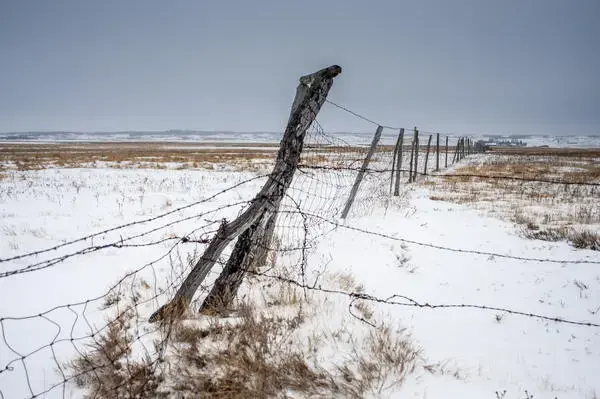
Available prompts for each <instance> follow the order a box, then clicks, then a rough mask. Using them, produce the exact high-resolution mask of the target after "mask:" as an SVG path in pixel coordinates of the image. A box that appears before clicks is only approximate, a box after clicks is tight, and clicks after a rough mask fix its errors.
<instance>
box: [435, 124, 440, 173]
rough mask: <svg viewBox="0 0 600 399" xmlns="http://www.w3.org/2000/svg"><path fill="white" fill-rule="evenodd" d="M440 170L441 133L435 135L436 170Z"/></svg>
mask: <svg viewBox="0 0 600 399" xmlns="http://www.w3.org/2000/svg"><path fill="white" fill-rule="evenodd" d="M439 170H440V134H439V133H436V135H435V171H436V172H438V171H439Z"/></svg>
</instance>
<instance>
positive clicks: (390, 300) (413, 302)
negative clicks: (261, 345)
mask: <svg viewBox="0 0 600 399" xmlns="http://www.w3.org/2000/svg"><path fill="white" fill-rule="evenodd" d="M248 273H250V274H253V275H255V276H259V277H266V278H269V279H274V280H278V281H281V282H284V283H289V284H292V285H295V286H297V287H299V288H302V289H306V290H310V291H318V292H323V293H326V294H335V295H344V296H347V297H349V298H351V299H360V300H365V301H370V302H377V303H382V304H387V305H399V306H407V307H417V308H428V309H452V308H471V309H480V310H492V311H496V312H503V313H507V314H513V315H518V316H526V317H531V318H535V319H540V320H545V321H553V322H557V323H563V324H572V325H577V326H585V327H600V324H597V323H592V322H589V321H578V320H569V319H566V318H562V317H553V316H545V315H541V314H536V313H530V312H522V311H518V310H512V309H508V308H504V307H496V306H487V305H475V304H436V303H429V302H419V301H417V300H415V299H413V298H410V297H408V296H406V295H401V294H394V295H392V296H390V297H388V298H379V297H377V296H374V295H371V294H365V293H363V292H353V291H344V290H339V289H332V288H323V287H316V286H311V285H308V284H305V283H301V282H299V281H296V280H293V279H290V278H287V277H284V276H278V275H271V274H266V273H263V272H255V271H251V270H249V271H248ZM395 298H399V299H404V300H405V301H406V302H398V301H394V300H393V299H395Z"/></svg>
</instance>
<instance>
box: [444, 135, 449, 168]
mask: <svg viewBox="0 0 600 399" xmlns="http://www.w3.org/2000/svg"><path fill="white" fill-rule="evenodd" d="M444 165H445V166H444V168H447V167H448V136H446V163H445V164H444Z"/></svg>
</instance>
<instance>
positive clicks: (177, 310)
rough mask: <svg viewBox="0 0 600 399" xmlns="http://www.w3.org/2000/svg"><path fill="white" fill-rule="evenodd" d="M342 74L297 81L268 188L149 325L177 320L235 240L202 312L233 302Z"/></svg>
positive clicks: (334, 69)
mask: <svg viewBox="0 0 600 399" xmlns="http://www.w3.org/2000/svg"><path fill="white" fill-rule="evenodd" d="M341 71H342V69H341V68H340V67H339V66H337V65H333V66H331V67H329V68H325V69H322V70H320V71H318V72H316V73H314V74H311V75H307V76H303V77H301V78H300V84H299V85H298V88H297V89H296V97H295V99H294V102H293V105H292V110H291V112H290V118H289V120H288V124H287V127H286V129H285V132H284V134H283V139H282V140H281V144H280V147H279V153H278V155H277V160H276V162H275V167H274V168H273V171H272V172H271V174H270V176H269V178H268V180H267V182H266V183H265V185H264V186H263V188H262V189H261V190H260V192H259V193H258V194H257V195H256V197H255V198H254V199H253V200H252V202H251V203H250V206H249V207H248V208H247V209H246V210H245V211H244V212H243V213H242V214H241V215H240V216H238V217H237V218H236V219H235V220H233V221H231V222H227V221H225V220H224V221H223V223H221V226H220V227H219V230H218V231H217V233H216V234H215V236H214V238H213V239H212V241H211V242H210V244H209V245H208V247H207V248H206V250H205V251H204V253H203V254H202V256H201V258H200V259H199V260H198V262H197V263H196V265H195V266H194V268H193V269H192V271H191V272H190V274H189V275H188V276H187V277H186V279H185V280H184V282H183V284H182V285H181V287H180V288H179V290H178V291H177V293H176V294H175V296H174V298H173V299H172V300H171V301H170V302H169V303H168V304H166V305H164V306H162V307H161V308H160V309H158V310H157V311H156V312H154V314H152V316H150V320H149V321H150V322H156V321H160V320H172V319H176V318H179V317H181V315H182V314H183V313H184V312H185V310H186V309H187V308H188V307H189V304H190V303H191V301H192V298H193V296H194V294H195V293H196V290H197V289H198V287H199V286H200V284H201V283H202V281H203V280H204V279H205V278H206V276H207V274H208V273H209V272H210V270H211V269H212V267H213V266H214V264H215V262H216V260H217V259H218V257H219V256H220V254H221V252H222V251H223V250H224V249H225V248H226V247H227V245H228V244H229V243H230V242H231V241H233V240H234V239H235V238H237V237H238V236H239V239H238V241H237V243H236V245H235V247H234V249H233V253H232V257H230V259H229V261H228V262H227V264H226V266H225V268H224V269H223V272H222V273H221V275H220V276H219V278H218V279H217V282H216V283H215V286H214V287H213V289H212V291H211V293H210V294H209V297H208V298H207V300H206V301H205V304H203V307H207V306H212V305H213V304H214V303H217V302H219V303H224V304H227V303H228V301H230V300H231V299H232V298H233V297H234V296H235V294H236V293H237V289H238V287H239V284H241V281H242V279H243V277H244V274H245V271H246V270H247V267H249V265H250V264H251V263H252V261H253V259H254V258H255V255H256V253H255V252H254V253H253V251H252V249H253V247H256V246H257V245H256V243H257V242H264V238H265V234H266V233H268V231H269V230H270V229H271V232H272V228H270V227H269V222H270V221H271V222H272V223H273V224H274V220H275V218H274V216H273V214H274V213H276V212H277V210H278V208H279V204H280V203H281V200H282V198H283V197H284V195H285V192H286V191H287V189H288V187H289V186H290V184H291V182H292V179H293V177H294V173H295V171H296V168H297V166H298V163H299V161H300V154H301V152H302V148H303V145H304V137H305V135H306V130H307V129H308V127H309V126H310V125H311V124H312V122H313V121H314V119H315V118H316V116H317V114H318V112H319V110H320V109H321V107H322V106H323V104H324V103H325V100H326V98H327V94H328V93H329V90H330V89H331V86H332V85H333V78H335V77H336V76H337V75H339V74H340V73H341ZM249 243H252V245H249ZM234 255H235V256H234ZM209 298H211V299H209Z"/></svg>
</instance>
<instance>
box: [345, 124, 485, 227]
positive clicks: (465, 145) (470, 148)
mask: <svg viewBox="0 0 600 399" xmlns="http://www.w3.org/2000/svg"><path fill="white" fill-rule="evenodd" d="M382 131H383V127H382V126H378V127H377V131H376V132H375V136H374V137H373V141H372V142H371V147H370V148H369V152H368V153H367V156H366V157H365V159H364V160H363V164H362V167H361V168H360V170H359V172H358V175H357V176H356V180H355V181H354V185H353V186H352V190H351V191H350V195H349V197H348V200H347V201H346V206H345V207H344V210H343V211H342V214H341V218H342V219H345V218H346V217H347V216H348V212H350V208H351V207H352V203H353V202H354V198H355V197H356V194H357V193H358V189H359V188H360V183H361V182H362V179H363V178H364V175H365V173H366V171H367V169H368V167H369V163H370V162H371V158H372V157H373V154H374V153H375V148H376V147H377V145H378V143H379V139H380V138H381V133H382ZM435 136H436V139H435V169H434V172H439V171H440V155H441V153H442V152H441V151H440V134H439V133H436V135H435ZM432 139H433V134H430V135H429V139H428V140H427V147H426V150H425V165H424V167H423V173H422V174H423V175H425V176H427V174H428V169H427V165H428V163H429V153H430V150H431V141H432ZM403 149H404V128H402V129H400V133H399V134H398V139H397V140H396V146H395V147H394V156H393V158H392V168H391V171H392V174H391V180H390V193H393V195H394V196H398V195H400V178H401V172H402V171H403V170H402V156H403V152H404V151H403ZM420 150H421V147H420V146H419V129H417V128H416V127H415V128H414V132H413V140H412V143H411V148H410V163H409V169H408V183H413V182H415V181H417V174H418V165H419V151H420ZM448 150H449V148H448V136H446V145H445V157H444V167H445V168H447V167H448ZM482 151H483V146H481V145H476V144H475V143H474V142H473V140H472V139H471V138H469V137H459V139H458V141H457V142H456V145H455V148H454V156H453V158H452V163H451V165H454V164H455V163H457V162H459V161H461V160H462V159H463V158H465V157H466V156H467V155H470V154H474V153H476V152H482Z"/></svg>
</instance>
